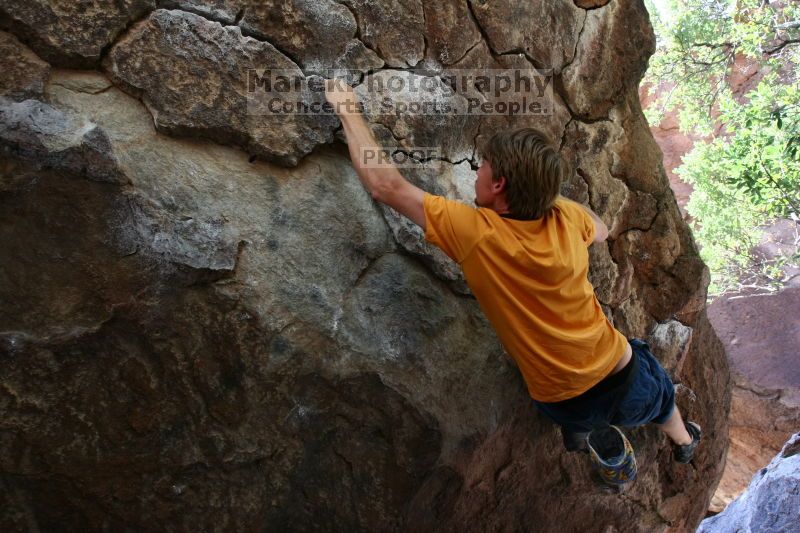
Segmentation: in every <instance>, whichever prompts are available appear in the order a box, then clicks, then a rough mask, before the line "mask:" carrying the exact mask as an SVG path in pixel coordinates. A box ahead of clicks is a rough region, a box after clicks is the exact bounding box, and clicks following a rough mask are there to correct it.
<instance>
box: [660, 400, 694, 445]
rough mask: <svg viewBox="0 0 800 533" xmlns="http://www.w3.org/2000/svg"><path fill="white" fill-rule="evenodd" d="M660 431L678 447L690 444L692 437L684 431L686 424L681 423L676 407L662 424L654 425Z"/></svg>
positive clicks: (681, 418)
mask: <svg viewBox="0 0 800 533" xmlns="http://www.w3.org/2000/svg"><path fill="white" fill-rule="evenodd" d="M656 425H657V426H658V427H659V428H660V429H661V431H663V432H664V433H666V434H667V436H668V437H669V438H671V439H672V440H673V442H675V444H677V445H679V446H684V445H686V444H691V443H692V436H691V435H689V432H688V431H686V424H684V423H683V417H681V413H680V411H679V410H678V406H677V405H676V406H675V409H673V410H672V415H671V416H670V417H669V418H668V419H667V421H666V422H664V423H663V424H656Z"/></svg>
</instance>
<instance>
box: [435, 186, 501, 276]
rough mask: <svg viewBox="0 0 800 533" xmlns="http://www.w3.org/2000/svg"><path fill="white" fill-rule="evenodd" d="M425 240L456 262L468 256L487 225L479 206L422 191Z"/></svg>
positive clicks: (483, 233)
mask: <svg viewBox="0 0 800 533" xmlns="http://www.w3.org/2000/svg"><path fill="white" fill-rule="evenodd" d="M423 207H424V209H425V240H426V241H428V242H430V243H431V244H434V245H436V246H438V247H439V248H441V249H442V251H443V252H444V253H445V254H447V255H448V257H450V258H451V259H453V260H454V261H455V262H457V263H461V262H462V261H464V259H466V258H467V256H469V254H470V252H472V249H473V248H474V247H475V245H477V244H478V242H480V240H481V239H482V238H483V236H484V235H485V234H486V231H487V229H488V227H489V223H488V221H487V219H486V217H485V216H484V215H483V214H482V213H481V212H480V210H479V209H476V208H474V207H470V206H468V205H465V204H462V203H461V202H456V201H455V200H449V199H447V198H444V197H443V196H436V195H433V194H429V193H425V197H424V199H423Z"/></svg>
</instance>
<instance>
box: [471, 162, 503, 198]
mask: <svg viewBox="0 0 800 533" xmlns="http://www.w3.org/2000/svg"><path fill="white" fill-rule="evenodd" d="M505 181H506V180H505V178H503V177H502V176H501V177H500V179H499V180H497V181H494V180H493V179H492V165H491V163H490V162H489V161H488V160H487V159H483V161H481V165H480V166H479V167H478V177H477V179H476V180H475V205H477V206H478V207H488V208H490V209H495V208H496V207H497V204H498V200H499V199H500V198H499V196H500V195H503V197H504V196H505V192H504V191H505Z"/></svg>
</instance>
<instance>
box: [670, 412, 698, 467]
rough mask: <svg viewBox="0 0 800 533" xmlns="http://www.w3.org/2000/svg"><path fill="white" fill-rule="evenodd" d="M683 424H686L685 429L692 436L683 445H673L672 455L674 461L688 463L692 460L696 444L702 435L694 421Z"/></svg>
mask: <svg viewBox="0 0 800 533" xmlns="http://www.w3.org/2000/svg"><path fill="white" fill-rule="evenodd" d="M684 425H685V426H686V431H688V432H689V435H691V436H692V442H690V443H689V444H684V445H683V446H679V445H676V446H675V454H674V457H675V461H677V462H679V463H688V462H689V461H691V460H692V457H693V456H694V450H695V448H697V445H698V444H700V439H701V435H702V432H701V431H700V426H698V425H697V424H695V423H694V422H685V423H684Z"/></svg>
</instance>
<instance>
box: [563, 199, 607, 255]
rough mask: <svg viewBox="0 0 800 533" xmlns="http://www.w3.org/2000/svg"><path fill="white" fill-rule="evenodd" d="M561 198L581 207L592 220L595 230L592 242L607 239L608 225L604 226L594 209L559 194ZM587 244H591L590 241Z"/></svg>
mask: <svg viewBox="0 0 800 533" xmlns="http://www.w3.org/2000/svg"><path fill="white" fill-rule="evenodd" d="M561 198H562V199H563V200H565V201H567V202H572V203H573V204H575V205H577V206H578V207H580V208H581V209H583V210H584V211H585V212H586V214H588V215H589V217H590V218H591V219H592V222H594V230H595V231H594V240H593V241H592V242H603V241H605V240H606V239H608V226H606V224H605V222H603V221H602V220H601V219H600V217H599V216H597V213H595V212H594V211H592V210H591V209H589V208H588V207H587V206H585V205H583V204H580V203H578V202H576V201H574V200H570V199H569V198H567V197H565V196H561ZM589 244H591V243H589Z"/></svg>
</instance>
